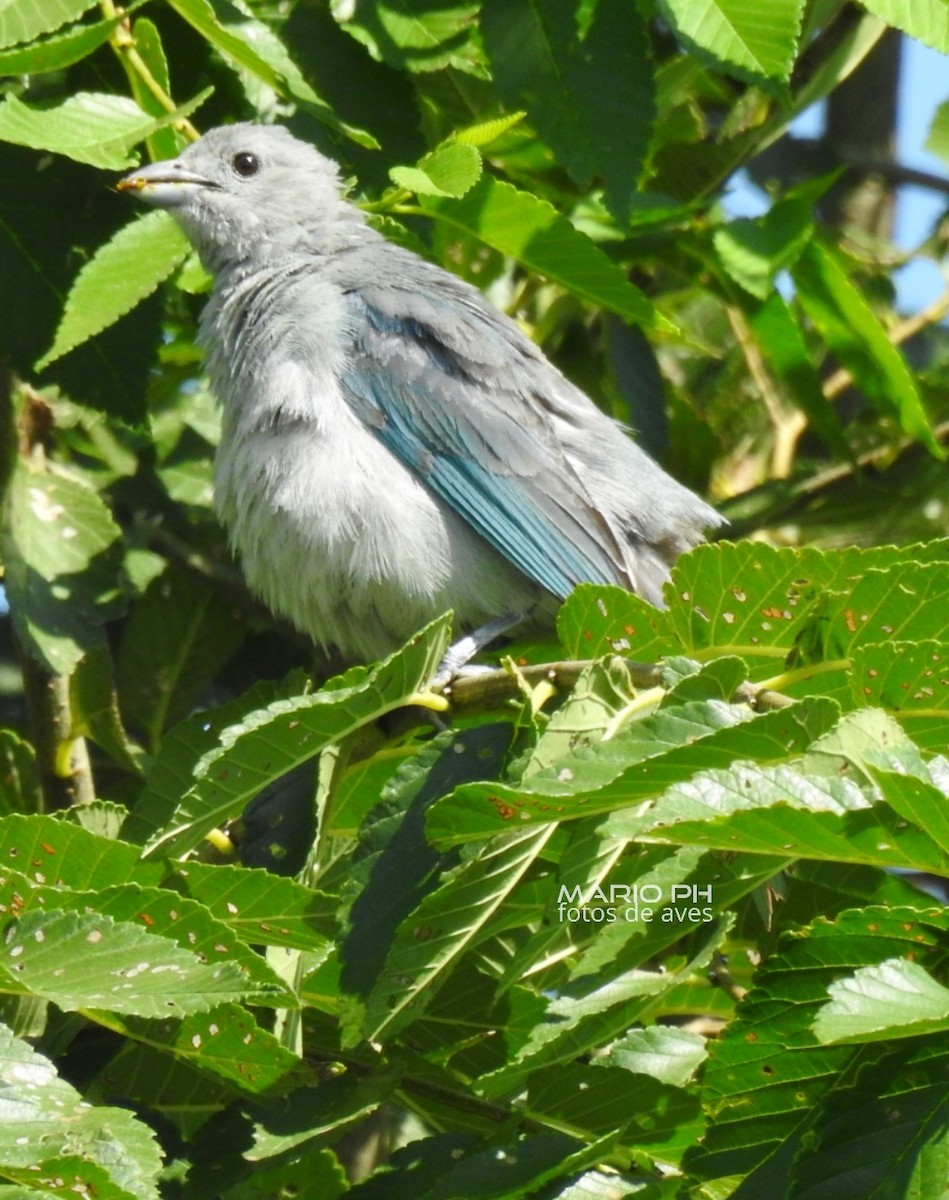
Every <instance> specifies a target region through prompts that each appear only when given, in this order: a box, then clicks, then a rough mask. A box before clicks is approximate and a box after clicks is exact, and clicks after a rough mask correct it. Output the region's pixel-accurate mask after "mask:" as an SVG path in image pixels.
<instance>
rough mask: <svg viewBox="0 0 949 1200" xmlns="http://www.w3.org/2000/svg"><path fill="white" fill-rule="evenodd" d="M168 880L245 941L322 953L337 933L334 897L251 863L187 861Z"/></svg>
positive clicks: (251, 943) (252, 943)
mask: <svg viewBox="0 0 949 1200" xmlns="http://www.w3.org/2000/svg"><path fill="white" fill-rule="evenodd" d="M173 882H174V883H175V884H176V886H177V887H178V888H179V889H180V890H181V891H182V892H183V893H184V894H185V895H186V896H190V897H192V898H193V899H194V900H197V901H198V902H199V903H200V904H202V905H204V906H206V907H207V909H208V910H209V911H210V912H211V914H212V915H213V916H214V917H215V919H216V920H218V921H220V922H222V923H223V924H225V925H227V926H228V927H229V928H230V929H232V930H233V931H234V933H235V934H237V936H238V937H239V938H241V939H242V940H243V941H245V942H247V943H248V944H250V945H265V946H286V947H288V948H290V949H295V950H309V951H311V952H313V953H323V952H325V950H326V948H327V947H328V945H329V943H330V939H331V938H333V937H334V935H335V933H336V923H335V912H336V907H337V902H336V900H335V899H334V898H333V897H331V896H325V895H323V894H321V893H320V892H314V891H312V890H311V889H310V888H306V887H303V885H302V884H299V883H297V882H296V881H295V880H292V879H282V878H280V877H279V876H277V875H272V874H270V873H269V872H268V871H263V870H260V869H258V868H250V867H235V866H213V867H212V866H209V865H207V864H206V863H200V862H187V863H182V864H180V865H178V866H176V868H175V876H174V880H173Z"/></svg>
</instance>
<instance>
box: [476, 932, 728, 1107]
mask: <svg viewBox="0 0 949 1200" xmlns="http://www.w3.org/2000/svg"><path fill="white" fill-rule="evenodd" d="M729 924H730V919H729V918H724V919H723V920H721V921H718V922H714V923H711V924H707V925H703V926H702V929H701V932H700V933H699V934H698V935H696V937H695V939H694V940H693V942H692V948H693V953H692V955H691V958H690V959H689V960H688V961H685V962H682V961H681V960H680V965H679V966H678V967H677V969H676V970H674V971H666V972H657V971H652V970H634V971H626V972H624V973H623V974H621V975H610V976H592V977H590V976H587V977H585V978H582V979H578V980H576V981H574V982H572V983H569V984H567V985H566V986H565V987H564V988H563V990H562V991H561V992H560V993H559V994H558V995H557V996H555V997H554V998H552V999H551V1000H550V1002H549V1004H548V1008H547V1013H546V1014H545V1019H544V1020H543V1021H542V1022H539V1023H538V1024H537V1025H536V1026H535V1027H534V1029H533V1031H532V1033H531V1036H530V1038H529V1039H528V1041H527V1043H526V1044H525V1045H524V1046H523V1047H521V1049H520V1050H518V1052H517V1053H516V1054H515V1055H513V1056H512V1057H511V1061H510V1063H509V1065H507V1066H505V1067H502V1068H501V1069H500V1070H499V1071H495V1072H492V1073H491V1074H489V1075H486V1076H485V1077H484V1078H482V1079H481V1080H480V1081H479V1082H478V1091H479V1092H480V1093H481V1094H482V1095H485V1096H488V1097H491V1098H499V1097H503V1096H510V1095H513V1094H516V1092H517V1091H518V1090H519V1089H520V1088H521V1087H522V1086H523V1082H524V1081H525V1080H526V1079H527V1078H528V1077H529V1076H530V1075H531V1074H532V1073H533V1072H534V1071H535V1070H537V1069H538V1068H539V1067H545V1066H550V1065H552V1064H554V1063H563V1062H569V1061H572V1060H574V1059H576V1058H577V1056H578V1055H581V1054H585V1053H588V1052H589V1051H590V1050H592V1048H593V1047H594V1046H602V1045H603V1044H604V1043H605V1042H609V1041H612V1040H613V1039H614V1038H616V1037H618V1036H620V1035H621V1034H623V1033H625V1032H626V1031H627V1030H628V1029H629V1027H630V1025H631V1024H632V1023H634V1022H635V1021H636V1020H638V1019H640V1016H641V1014H642V1013H643V1012H644V1011H645V1009H646V1007H647V1006H648V1005H649V1004H651V1003H653V1002H655V998H656V997H657V996H659V995H661V994H662V993H663V992H667V991H669V990H671V989H672V988H673V987H675V986H676V985H677V984H678V983H680V982H682V981H683V980H685V979H687V978H688V977H689V976H690V975H691V974H693V973H694V972H696V971H700V970H702V968H703V967H704V966H706V965H707V964H708V962H709V961H710V960H711V957H712V955H713V954H714V953H715V950H716V948H717V947H718V945H719V944H720V942H721V940H722V938H723V937H724V935H725V933H726V932H727V929H728V925H729Z"/></svg>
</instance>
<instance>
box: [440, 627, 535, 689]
mask: <svg viewBox="0 0 949 1200" xmlns="http://www.w3.org/2000/svg"><path fill="white" fill-rule="evenodd" d="M529 615H530V614H529V613H527V612H523V611H522V612H506V613H501V615H500V616H499V617H494V618H493V619H492V620H490V621H486V622H485V623H484V625H479V626H478V628H477V629H475V630H473V631H472V632H471V633H468V634H466V635H465V636H464V637H462V638H459V639H458V641H457V642H452V644H451V645H450V646H449V647H448V649H447V650H446V651H445V655H444V657H443V658H442V661H441V662H440V663H439V664H438V670H437V671H436V672H435V678H434V679H433V680H432V685H431V686H432V691H436V692H437V691H440V690H441V689H442V688H444V687H445V686H446V685H447V684H448V683H449V682H450V681H451V680H452V678H453V677H454V676H455V675H457V674H459V672H460V671H461V670H462V668H464V667H467V666H468V664H469V663H470V662H471V660H472V659H473V658H474V656H475V655H476V654H477V653H478V651H479V650H483V649H484V647H485V646H487V645H490V643H491V642H493V641H494V639H495V638H498V637H500V636H501V635H502V634H504V633H507V631H508V630H509V629H513V628H514V626H515V625H520V623H521V622H522V621H523V620H525V619H526V618H527V617H528V616H529ZM469 669H470V670H472V671H478V670H488V669H489V668H487V667H484V668H479V667H471V668H469Z"/></svg>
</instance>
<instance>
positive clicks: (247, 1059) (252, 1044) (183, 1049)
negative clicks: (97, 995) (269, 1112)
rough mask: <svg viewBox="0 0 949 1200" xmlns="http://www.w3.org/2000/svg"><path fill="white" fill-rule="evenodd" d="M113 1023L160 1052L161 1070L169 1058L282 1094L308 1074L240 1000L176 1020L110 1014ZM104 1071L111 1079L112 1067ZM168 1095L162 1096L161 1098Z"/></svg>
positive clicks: (242, 1086) (247, 1088)
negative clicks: (153, 1019) (150, 1019)
mask: <svg viewBox="0 0 949 1200" xmlns="http://www.w3.org/2000/svg"><path fill="white" fill-rule="evenodd" d="M113 1022H114V1024H115V1025H118V1026H119V1028H120V1029H121V1031H122V1032H123V1033H125V1034H126V1035H127V1036H128V1037H129V1038H130V1039H132V1040H134V1041H135V1042H137V1043H139V1045H140V1046H143V1047H147V1048H149V1049H151V1050H158V1051H161V1052H162V1059H163V1064H162V1071H163V1074H164V1073H166V1072H168V1071H170V1070H173V1068H172V1066H171V1063H172V1061H173V1062H174V1063H176V1064H188V1065H189V1066H190V1067H192V1068H194V1069H195V1070H198V1071H201V1072H202V1073H204V1072H208V1071H210V1072H211V1073H212V1074H213V1075H215V1076H217V1077H218V1078H219V1079H221V1080H224V1081H225V1082H226V1083H227V1084H228V1085H229V1087H230V1088H233V1089H236V1090H238V1091H241V1092H246V1093H250V1094H251V1095H259V1094H260V1093H262V1092H265V1093H267V1094H268V1095H269V1096H271V1097H277V1096H281V1095H284V1094H285V1093H286V1092H288V1091H290V1090H291V1089H292V1088H294V1087H298V1086H299V1085H300V1084H301V1083H303V1082H306V1081H308V1078H309V1072H308V1071H307V1068H306V1067H305V1066H304V1065H303V1064H302V1063H301V1061H300V1059H299V1058H298V1057H297V1055H295V1054H293V1053H292V1052H291V1051H289V1050H287V1048H286V1047H285V1046H282V1045H281V1044H280V1041H279V1039H278V1038H277V1037H275V1036H274V1035H273V1034H272V1033H270V1032H268V1031H267V1030H266V1029H263V1028H261V1026H260V1025H258V1024H257V1022H256V1021H255V1020H254V1017H253V1016H252V1014H251V1013H250V1012H248V1010H247V1009H246V1008H244V1007H243V1006H242V1005H239V1004H233V1003H226V1004H219V1005H217V1006H216V1007H215V1008H212V1009H211V1010H210V1012H201V1013H193V1014H191V1015H190V1016H188V1017H185V1018H184V1020H181V1021H149V1020H145V1019H143V1018H141V1017H126V1018H124V1019H121V1020H115V1018H112V1017H110V1025H111V1024H113ZM106 1075H107V1077H108V1078H110V1079H111V1077H112V1072H111V1070H109V1071H108V1072H107V1073H106ZM172 1099H173V1098H172V1097H171V1096H169V1095H166V1096H165V1103H169V1102H171V1100H172Z"/></svg>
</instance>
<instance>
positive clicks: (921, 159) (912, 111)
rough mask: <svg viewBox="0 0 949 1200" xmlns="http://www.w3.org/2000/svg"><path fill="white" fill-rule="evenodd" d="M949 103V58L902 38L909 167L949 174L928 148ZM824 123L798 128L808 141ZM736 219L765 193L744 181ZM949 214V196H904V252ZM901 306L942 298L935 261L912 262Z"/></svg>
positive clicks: (801, 122) (903, 141)
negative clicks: (933, 129) (943, 107)
mask: <svg viewBox="0 0 949 1200" xmlns="http://www.w3.org/2000/svg"><path fill="white" fill-rule="evenodd" d="M945 100H949V58H947V57H946V56H945V55H943V54H939V53H938V52H937V51H935V50H930V49H929V48H928V47H926V46H923V45H922V44H921V43H920V42H915V41H913V40H912V39H910V38H904V39H903V64H902V71H901V75H900V106H899V113H900V125H899V129H898V131H897V136H898V141H899V147H898V152H899V159H900V162H902V163H903V164H904V165H905V166H907V167H913V168H915V169H916V170H920V171H928V172H929V173H930V174H934V175H942V176H947V175H949V164H947V163H945V162H943V160H942V159H940V158H937V157H936V156H935V155H933V154H930V153H928V152H927V151H926V150H925V149H924V148H923V147H924V143H925V141H926V138H927V136H928V134H929V126H930V123H931V121H932V119H933V115H934V114H935V111H936V109H937V107H938V106H939V105H940V104H941V103H942V102H943V101H945ZM822 124H823V113H822V110H821V108H820V106H817V105H815V106H814V108H812V109H809V110H808V111H807V112H805V113H804V114H802V116H801V117H800V118H799V119H798V121H797V122H796V123H795V130H796V131H797V132H799V133H800V134H801V135H802V136H805V137H816V136H818V135H819V134H820V131H821V128H822ZM725 207H726V210H727V211H728V213H729V214H730V215H732V216H756V215H758V214H760V213H761V212H763V211H764V209H765V208H766V207H767V206H766V203H765V202H764V200H763V197H762V196H761V193H760V192H758V191H757V189H755V188H754V187H752V186H750V185H748V184H747V182H745V181H744V180H742V181H741V182H739V184H738V185H737V186H736V187H735V188H734V189H733V190H732V191H731V193H730V194H729V196H728V198H727V199H726V202H725ZM947 209H949V197H947V196H944V195H941V194H938V193H935V192H932V191H929V190H928V189H925V188H919V187H904V188H901V189H900V192H899V202H898V206H897V212H896V243H897V245H898V246H899V247H900V248H901V249H904V250H911V249H913V248H914V247H916V246H918V245H919V243H920V242H922V241H923V240H924V239H925V238H926V237H928V236H929V234H930V232H931V231H932V228H933V224H934V222H935V221H936V219H937V218H938V217H939V216H940V214H941V213H943V212H945V211H946V210H947ZM896 284H897V292H898V304H899V308H900V310H901V311H902V312H905V313H913V312H916V311H918V310H919V309H920V308H923V307H925V305H927V304H929V303H930V302H931V301H932V300H935V299H936V297H937V296H938V295H940V294H941V292H942V291H943V289H944V288H945V286H946V283H945V281H944V279H943V276H942V272H941V271H940V270H939V268H938V266H937V265H936V264H935V263H933V262H931V261H918V262H914V263H912V264H911V265H910V266H908V267H905V268H904V269H903V270H901V271H900V272H898V274H897V276H896Z"/></svg>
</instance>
